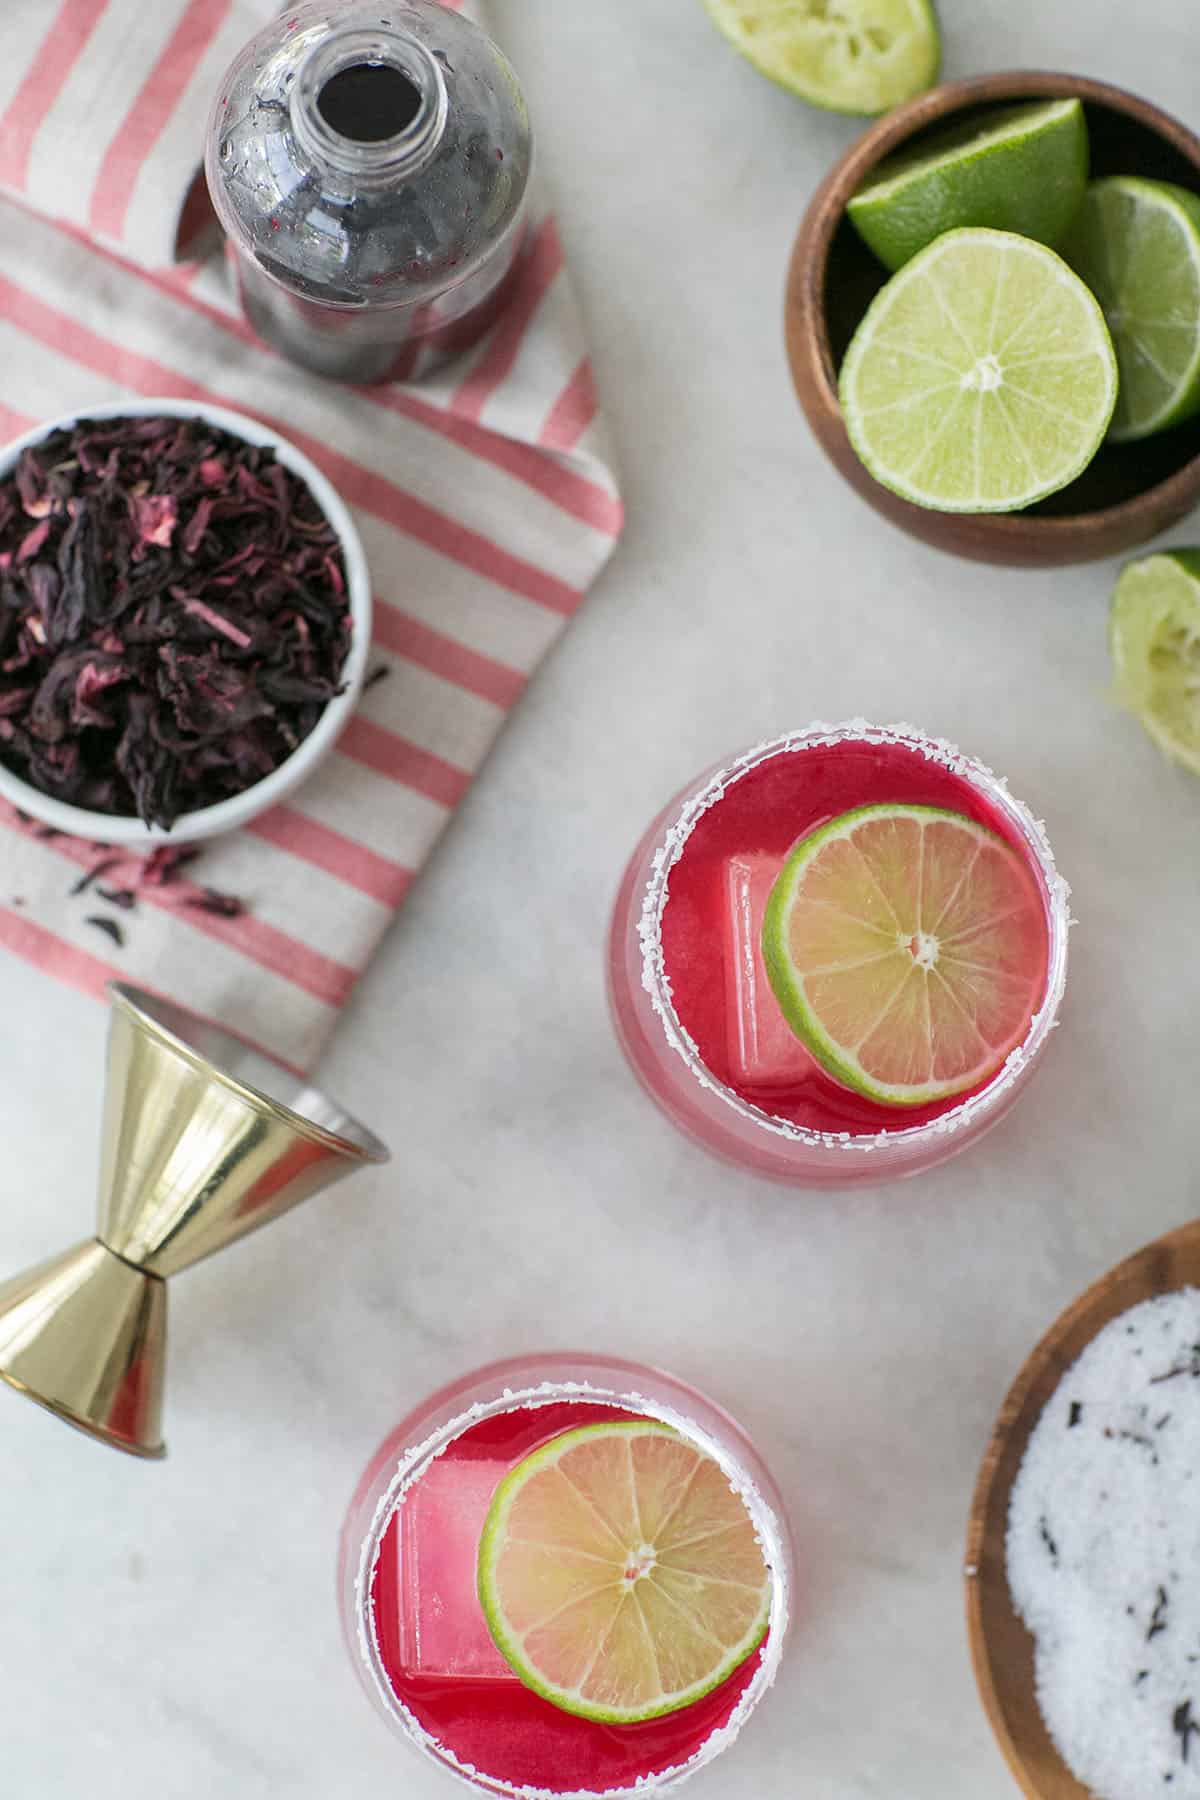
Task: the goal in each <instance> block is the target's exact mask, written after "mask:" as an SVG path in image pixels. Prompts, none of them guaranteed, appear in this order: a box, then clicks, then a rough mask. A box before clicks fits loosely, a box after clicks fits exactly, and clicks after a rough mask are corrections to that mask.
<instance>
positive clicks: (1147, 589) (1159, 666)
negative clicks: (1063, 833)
mask: <svg viewBox="0 0 1200 1800" xmlns="http://www.w3.org/2000/svg"><path fill="white" fill-rule="evenodd" d="M1109 648H1110V650H1111V652H1112V660H1113V673H1114V675H1115V677H1116V697H1117V699H1118V700H1119V701H1120V703H1121V704H1122V706H1125V707H1128V709H1129V711H1130V712H1131V713H1133V714H1134V715H1135V716H1136V717H1137V718H1138V719H1140V720H1141V722H1142V724H1143V726H1144V727H1145V729H1146V730H1147V731H1148V732H1149V734H1150V736H1151V737H1152V738H1153V739H1154V741H1155V743H1156V744H1158V745H1159V746H1160V747H1161V748H1162V749H1163V750H1165V751H1166V753H1167V755H1168V756H1171V757H1174V759H1175V761H1176V762H1180V763H1182V764H1183V766H1184V767H1185V768H1186V769H1191V770H1192V771H1193V772H1194V773H1195V774H1197V775H1200V550H1162V551H1160V552H1159V553H1158V555H1156V556H1146V557H1143V558H1142V560H1141V561H1140V562H1135V563H1130V564H1129V566H1128V567H1127V568H1125V569H1123V570H1122V571H1121V575H1120V578H1119V580H1118V581H1117V585H1116V588H1115V589H1114V590H1113V598H1112V610H1111V612H1110V614H1109Z"/></svg>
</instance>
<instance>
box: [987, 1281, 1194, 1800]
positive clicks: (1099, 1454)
mask: <svg viewBox="0 0 1200 1800" xmlns="http://www.w3.org/2000/svg"><path fill="white" fill-rule="evenodd" d="M1007 1554H1008V1580H1009V1587H1010V1589H1011V1592H1012V1596H1013V1599H1014V1601H1015V1603H1016V1606H1017V1609H1018V1611H1019V1612H1020V1614H1021V1616H1022V1617H1023V1618H1024V1620H1025V1622H1026V1624H1027V1625H1028V1627H1029V1629H1030V1631H1031V1632H1032V1633H1033V1635H1034V1637H1035V1639H1036V1641H1037V1693H1038V1702H1039V1705H1040V1707H1041V1711H1042V1716H1043V1718H1044V1719H1045V1722H1046V1726H1047V1729H1048V1730H1049V1732H1050V1735H1051V1737H1052V1738H1053V1740H1054V1742H1055V1744H1056V1745H1057V1746H1058V1749H1059V1752H1060V1754H1061V1755H1062V1757H1063V1758H1064V1760H1065V1761H1066V1762H1067V1764H1068V1765H1069V1767H1070V1768H1071V1770H1072V1771H1073V1772H1074V1774H1075V1775H1076V1777H1077V1778H1078V1779H1079V1780H1080V1781H1081V1782H1083V1783H1084V1784H1085V1785H1087V1786H1088V1787H1089V1788H1090V1789H1091V1791H1092V1792H1093V1793H1094V1794H1095V1795H1096V1796H1097V1797H1098V1800H1150V1797H1151V1796H1154V1797H1155V1800H1162V1797H1163V1796H1164V1795H1169V1796H1171V1800H1181V1797H1185V1796H1186V1797H1191V1796H1197V1797H1200V1292H1198V1291H1197V1290H1196V1289H1194V1288H1185V1289H1181V1290H1180V1291H1179V1292H1177V1293H1173V1294H1167V1295H1163V1296H1162V1297H1161V1298H1159V1299H1155V1300H1147V1301H1145V1302H1143V1303H1142V1304H1141V1305H1139V1306H1135V1307H1132V1308H1131V1309H1130V1310H1129V1311H1128V1312H1125V1313H1122V1314H1121V1315H1120V1316H1119V1317H1118V1318H1116V1319H1114V1320H1113V1321H1112V1322H1111V1324H1109V1325H1107V1326H1106V1327H1105V1329H1104V1330H1103V1331H1101V1332H1100V1333H1099V1334H1098V1335H1097V1336H1096V1337H1095V1338H1094V1339H1093V1340H1092V1342H1091V1343H1090V1344H1089V1345H1088V1347H1087V1349H1086V1350H1085V1351H1084V1353H1083V1355H1082V1356H1081V1357H1080V1358H1079V1361H1078V1362H1077V1363H1076V1364H1075V1365H1074V1367H1073V1368H1072V1369H1070V1370H1069V1371H1068V1373H1067V1374H1066V1375H1065V1376H1064V1377H1063V1379H1062V1381H1061V1382H1060V1383H1059V1385H1058V1387H1057V1389H1056V1390H1055V1393H1054V1395H1053V1398H1052V1399H1051V1400H1050V1402H1049V1403H1048V1405H1047V1406H1046V1408H1045V1411H1044V1412H1043V1413H1042V1416H1041V1419H1040V1420H1039V1421H1038V1424H1037V1426H1036V1428H1035V1430H1034V1432H1033V1434H1032V1436H1031V1438H1030V1440H1029V1445H1028V1448H1027V1449H1026V1452H1025V1457H1024V1460H1023V1462H1022V1464H1021V1469H1020V1473H1019V1475H1018V1477H1017V1480H1016V1482H1015V1484H1014V1487H1013V1492H1012V1499H1011V1503H1010V1507H1009V1518H1008V1544H1007Z"/></svg>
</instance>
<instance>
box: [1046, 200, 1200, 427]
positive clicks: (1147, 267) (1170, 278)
mask: <svg viewBox="0 0 1200 1800" xmlns="http://www.w3.org/2000/svg"><path fill="white" fill-rule="evenodd" d="M1062 250H1063V255H1064V256H1065V257H1066V258H1067V261H1068V262H1069V263H1070V264H1071V267H1072V268H1073V269H1076V270H1078V272H1079V274H1080V275H1082V277H1083V279H1084V280H1085V281H1086V282H1087V284H1088V286H1089V287H1090V288H1091V290H1092V292H1093V293H1094V294H1095V296H1096V298H1097V299H1098V300H1099V302H1100V304H1101V306H1102V307H1103V308H1104V316H1105V318H1106V319H1107V320H1108V326H1109V330H1110V331H1111V332H1112V340H1113V344H1114V346H1115V348H1116V352H1117V362H1118V364H1119V365H1120V370H1121V391H1120V394H1119V395H1118V397H1117V410H1116V412H1115V413H1114V414H1113V422H1112V431H1111V434H1110V435H1111V436H1112V438H1113V441H1114V442H1115V443H1121V442H1128V441H1131V440H1133V439H1134V438H1144V437H1149V435H1150V433H1151V432H1153V431H1162V430H1163V429H1164V427H1166V426H1168V425H1178V424H1179V422H1180V420H1181V419H1187V418H1190V417H1191V415H1192V414H1193V413H1194V412H1196V411H1197V409H1198V408H1200V199H1197V197H1196V195H1195V194H1189V193H1188V192H1187V190H1186V189H1185V188H1180V187H1173V186H1171V184H1170V183H1169V182H1166V181H1139V180H1135V179H1134V178H1133V177H1132V176H1128V175H1112V176H1109V177H1107V178H1106V179H1105V180H1104V181H1093V182H1092V183H1091V185H1090V187H1089V188H1088V190H1087V194H1086V195H1085V197H1084V202H1083V206H1082V208H1081V210H1080V213H1079V216H1078V218H1077V219H1076V221H1075V223H1074V225H1073V226H1072V228H1071V230H1070V231H1069V232H1068V233H1067V236H1066V238H1065V240H1064V242H1063V246H1062Z"/></svg>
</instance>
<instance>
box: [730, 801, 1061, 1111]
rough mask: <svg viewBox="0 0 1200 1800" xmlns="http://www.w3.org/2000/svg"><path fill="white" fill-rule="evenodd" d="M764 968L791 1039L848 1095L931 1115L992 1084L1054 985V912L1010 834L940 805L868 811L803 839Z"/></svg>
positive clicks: (780, 883) (770, 920)
mask: <svg viewBox="0 0 1200 1800" xmlns="http://www.w3.org/2000/svg"><path fill="white" fill-rule="evenodd" d="M763 960H764V962H765V963H766V966H767V974H768V976H769V977H770V981H771V986H772V988H773V989H774V991H775V997H776V999H777V1000H778V1001H779V1005H780V1008H781V1009H782V1012H783V1015H784V1017H785V1018H786V1020H787V1022H788V1024H789V1025H790V1026H791V1028H792V1030H793V1031H794V1032H795V1033H796V1036H797V1037H799V1038H802V1039H803V1041H804V1043H805V1044H807V1046H808V1048H809V1049H810V1050H811V1051H812V1053H813V1055H814V1056H815V1057H816V1058H817V1059H818V1061H819V1062H821V1063H823V1064H824V1066H825V1067H826V1068H827V1069H828V1070H829V1072H830V1073H831V1074H832V1075H834V1076H835V1077H836V1078H837V1080H838V1081H840V1082H842V1083H843V1085H844V1086H846V1087H848V1088H852V1089H853V1090H854V1092H855V1093H858V1094H866V1095H868V1096H869V1097H870V1098H871V1099H872V1100H878V1101H881V1102H882V1103H883V1104H884V1105H888V1106H924V1105H926V1104H928V1102H930V1101H931V1100H941V1099H945V1098H946V1097H947V1096H949V1095H952V1094H961V1093H965V1092H966V1090H967V1089H968V1088H972V1087H975V1086H976V1085H977V1084H978V1083H979V1082H981V1081H984V1080H986V1079H987V1077H988V1076H989V1075H993V1074H994V1073H995V1072H996V1070H997V1069H998V1068H999V1067H1000V1065H1001V1064H1002V1063H1003V1061H1004V1059H1005V1057H1006V1056H1007V1055H1008V1053H1009V1051H1010V1050H1012V1049H1014V1048H1015V1047H1016V1045H1017V1044H1019V1043H1020V1042H1021V1040H1022V1038H1023V1037H1024V1036H1025V1034H1026V1032H1027V1030H1028V1029H1029V1021H1030V1019H1031V1018H1032V1016H1033V1014H1034V1012H1036V1010H1037V1008H1038V1005H1039V1004H1040V1002H1041V997H1042V993H1043V990H1044V988H1045V982H1046V924H1045V909H1044V907H1043V905H1042V899H1041V895H1040V893H1039V891H1038V888H1037V886H1036V883H1035V881H1034V879H1033V876H1032V875H1031V874H1030V872H1029V870H1028V869H1027V868H1026V866H1025V864H1024V863H1023V862H1022V861H1021V858H1020V857H1019V856H1018V855H1017V853H1016V851H1015V850H1013V849H1012V848H1011V847H1010V846H1009V845H1008V844H1006V843H1005V842H1004V839H1003V838H1000V837H997V836H996V834H995V833H994V832H991V831H988V830H986V829H985V827H984V826H982V825H977V824H975V822H974V821H973V820H972V819H967V818H964V817H963V816H962V815H961V814H960V813H953V812H943V811H941V810H940V809H939V808H937V807H931V806H864V807H861V808H860V809H859V810H858V811H857V812H849V813H843V814H842V816H841V817H840V818H837V819H834V820H833V821H832V822H831V823H830V824H828V825H824V826H822V827H821V829H820V830H818V831H816V832H814V833H813V835H812V836H811V837H808V838H805V839H803V840H802V841H801V842H800V843H799V844H798V845H797V846H796V848H795V849H794V850H793V851H792V854H791V856H790V857H789V858H788V860H787V862H786V863H785V864H784V866H783V869H782V870H781V871H780V875H779V879H778V880H777V881H776V883H775V886H774V888H773V889H772V890H771V898H770V900H769V901H768V902H767V911H766V917H765V918H764V920H763Z"/></svg>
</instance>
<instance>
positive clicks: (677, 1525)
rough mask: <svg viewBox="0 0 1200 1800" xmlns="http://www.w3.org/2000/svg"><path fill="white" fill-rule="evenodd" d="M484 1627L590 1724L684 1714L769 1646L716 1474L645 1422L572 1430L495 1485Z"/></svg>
mask: <svg viewBox="0 0 1200 1800" xmlns="http://www.w3.org/2000/svg"><path fill="white" fill-rule="evenodd" d="M479 1599H480V1604H481V1605H482V1607H483V1611H484V1615H485V1617H486V1619H487V1623H488V1629H489V1630H490V1632H491V1634H492V1637H493V1638H494V1639H495V1642H496V1646H497V1648H498V1649H499V1651H500V1653H501V1655H502V1656H504V1657H505V1658H506V1660H507V1661H508V1663H509V1665H510V1666H511V1668H512V1670H513V1672H514V1673H515V1674H516V1675H518V1676H519V1677H520V1679H521V1680H522V1681H523V1682H524V1683H525V1685H526V1687H530V1688H533V1690H534V1691H535V1692H536V1693H539V1694H541V1695H542V1696H543V1698H544V1699H546V1700H549V1701H551V1702H552V1703H553V1705H555V1706H559V1707H561V1708H562V1709H563V1711H564V1712H570V1713H578V1714H580V1715H581V1716H582V1717H583V1718H586V1719H602V1720H605V1721H607V1722H609V1723H624V1724H630V1723H633V1722H634V1721H636V1720H639V1719H654V1718H657V1717H658V1716H659V1715H660V1714H662V1713H668V1712H675V1711H677V1710H678V1709H679V1708H680V1707H684V1706H690V1705H691V1704H692V1703H693V1702H694V1701H696V1700H699V1699H700V1698H701V1697H702V1695H704V1694H707V1693H708V1692H709V1691H710V1689H712V1688H715V1687H716V1686H718V1684H719V1683H720V1682H722V1681H724V1680H725V1679H726V1677H727V1676H728V1675H731V1674H732V1673H733V1671H734V1669H736V1668H737V1666H738V1664H739V1663H742V1662H744V1661H745V1660H746V1658H747V1657H748V1656H749V1655H750V1653H751V1651H753V1650H754V1649H756V1648H757V1646H758V1645H759V1644H760V1643H761V1642H762V1639H763V1637H764V1635H765V1633H766V1630H767V1625H768V1622H769V1613H770V1576H769V1575H768V1572H767V1567H766V1564H765V1562H764V1560H763V1554H762V1551H761V1550H760V1549H759V1545H758V1539H757V1537H756V1536H755V1531H754V1525H753V1522H752V1520H751V1518H750V1515H749V1513H748V1512H747V1511H746V1508H745V1505H744V1504H743V1502H742V1500H741V1499H740V1498H739V1497H738V1495H737V1494H736V1493H735V1492H734V1490H733V1489H732V1488H731V1487H730V1485H729V1478H728V1476H726V1475H725V1474H723V1473H722V1470H721V1468H720V1465H719V1464H718V1463H716V1462H715V1461H714V1460H713V1458H712V1457H711V1456H707V1455H705V1453H704V1452H703V1451H702V1450H698V1449H697V1448H696V1447H695V1445H693V1444H690V1443H689V1442H688V1441H687V1439H686V1438H684V1437H681V1436H680V1435H679V1434H678V1433H677V1432H675V1431H672V1430H670V1428H669V1427H668V1426H666V1425H659V1424H657V1423H655V1422H654V1421H652V1420H637V1421H628V1420H614V1422H613V1423H612V1424H611V1425H585V1426H583V1427H582V1428H581V1429H580V1430H578V1431H568V1432H567V1433H566V1434H565V1435H564V1436H562V1437H557V1438H555V1439H553V1441H552V1442H551V1443H549V1444H544V1445H543V1446H542V1448H541V1449H540V1450H535V1451H534V1453H533V1455H532V1456H528V1457H526V1459H525V1461H524V1462H522V1463H519V1464H518V1465H517V1467H516V1468H515V1469H513V1470H512V1471H511V1472H510V1473H509V1474H508V1475H507V1476H506V1477H505V1478H504V1480H503V1481H502V1482H501V1483H500V1486H499V1487H498V1488H497V1490H496V1493H495V1496H494V1498H493V1500H492V1504H491V1509H490V1511H489V1513H488V1516H487V1522H486V1524H485V1525H484V1528H483V1537H482V1539H481V1541H480V1546H479Z"/></svg>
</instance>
